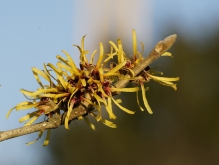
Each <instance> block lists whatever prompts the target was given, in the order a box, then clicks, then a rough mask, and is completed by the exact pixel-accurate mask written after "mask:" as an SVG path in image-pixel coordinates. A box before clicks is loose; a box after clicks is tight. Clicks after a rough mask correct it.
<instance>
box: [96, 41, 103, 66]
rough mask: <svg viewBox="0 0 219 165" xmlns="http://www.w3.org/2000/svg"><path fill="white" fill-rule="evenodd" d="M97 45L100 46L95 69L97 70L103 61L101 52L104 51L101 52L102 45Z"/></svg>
mask: <svg viewBox="0 0 219 165" xmlns="http://www.w3.org/2000/svg"><path fill="white" fill-rule="evenodd" d="M99 45H100V54H99V57H98V61H97V65H96V69H99V68H100V65H101V62H102V60H103V52H104V50H103V44H102V43H100V44H99Z"/></svg>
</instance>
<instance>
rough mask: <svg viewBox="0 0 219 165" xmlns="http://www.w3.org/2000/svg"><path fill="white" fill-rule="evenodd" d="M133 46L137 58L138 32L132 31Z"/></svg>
mask: <svg viewBox="0 0 219 165" xmlns="http://www.w3.org/2000/svg"><path fill="white" fill-rule="evenodd" d="M132 46H133V53H134V54H133V55H134V57H136V55H137V36H136V31H135V30H134V29H133V30H132Z"/></svg>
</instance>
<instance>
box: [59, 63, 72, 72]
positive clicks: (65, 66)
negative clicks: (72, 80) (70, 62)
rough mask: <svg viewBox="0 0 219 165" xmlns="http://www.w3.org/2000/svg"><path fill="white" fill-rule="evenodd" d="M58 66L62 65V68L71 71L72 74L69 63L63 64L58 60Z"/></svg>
mask: <svg viewBox="0 0 219 165" xmlns="http://www.w3.org/2000/svg"><path fill="white" fill-rule="evenodd" d="M57 66H58V67H60V68H63V69H65V70H67V71H69V73H71V74H72V69H71V68H70V67H68V66H67V65H65V64H63V63H61V62H57Z"/></svg>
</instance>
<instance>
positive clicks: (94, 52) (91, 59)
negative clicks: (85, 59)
mask: <svg viewBox="0 0 219 165" xmlns="http://www.w3.org/2000/svg"><path fill="white" fill-rule="evenodd" d="M96 53H97V50H94V51H93V53H92V55H91V57H90V63H91V64H93V60H94V55H95V54H96Z"/></svg>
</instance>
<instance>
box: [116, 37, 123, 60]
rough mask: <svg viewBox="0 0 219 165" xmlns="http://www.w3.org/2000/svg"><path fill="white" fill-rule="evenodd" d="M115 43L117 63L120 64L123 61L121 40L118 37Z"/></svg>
mask: <svg viewBox="0 0 219 165" xmlns="http://www.w3.org/2000/svg"><path fill="white" fill-rule="evenodd" d="M117 43H118V63H119V64H120V63H122V62H123V61H124V56H123V49H122V41H121V40H120V39H118V40H117Z"/></svg>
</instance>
